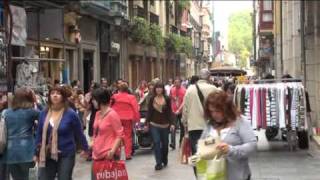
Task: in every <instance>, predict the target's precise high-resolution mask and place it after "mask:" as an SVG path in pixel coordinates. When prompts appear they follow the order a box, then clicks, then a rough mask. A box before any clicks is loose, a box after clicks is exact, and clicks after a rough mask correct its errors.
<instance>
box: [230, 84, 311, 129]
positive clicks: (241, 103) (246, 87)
mask: <svg viewBox="0 0 320 180" xmlns="http://www.w3.org/2000/svg"><path fill="white" fill-rule="evenodd" d="M285 80H286V79H281V81H285ZM290 80H292V79H290ZM295 80H298V79H295ZM277 81H279V80H274V81H273V82H274V83H268V81H265V80H263V81H258V82H261V83H259V84H240V85H238V86H237V87H236V89H235V96H234V102H235V103H236V105H237V106H238V108H239V109H241V112H242V113H243V114H245V115H246V116H247V117H248V118H249V120H251V122H252V126H253V128H255V129H260V128H266V127H267V126H278V127H280V128H286V127H289V128H292V129H295V128H305V127H306V126H307V124H306V122H305V121H304V120H305V119H306V118H307V117H306V111H305V110H306V108H305V107H306V102H305V100H306V97H305V91H304V86H303V84H302V83H301V81H300V82H277ZM295 108H299V111H297V110H296V109H295ZM300 108H301V109H300ZM284 109H285V110H284ZM271 111H273V112H271ZM256 113H257V114H256ZM297 113H299V114H297ZM301 114H302V115H301ZM288 115H289V118H287V116H288ZM295 116H299V117H295ZM260 118H262V119H260ZM270 118H271V119H272V120H273V122H272V123H270V122H269V123H268V122H266V119H267V120H270ZM291 120H292V121H291ZM295 120H298V121H295ZM256 122H257V124H256ZM288 125H289V126H288Z"/></svg>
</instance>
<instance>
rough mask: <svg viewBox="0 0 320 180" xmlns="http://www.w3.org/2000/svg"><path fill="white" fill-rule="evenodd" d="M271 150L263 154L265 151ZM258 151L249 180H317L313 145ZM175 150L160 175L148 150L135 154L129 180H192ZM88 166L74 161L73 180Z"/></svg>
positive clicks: (319, 163)
mask: <svg viewBox="0 0 320 180" xmlns="http://www.w3.org/2000/svg"><path fill="white" fill-rule="evenodd" d="M266 146H269V147H271V150H266V149H265V147H266ZM258 147H259V151H258V152H257V153H256V154H255V155H254V156H253V157H252V158H251V159H250V167H251V170H252V173H253V178H252V179H253V180H319V179H320V178H319V174H317V173H316V172H319V167H320V149H319V147H318V146H316V145H315V144H314V143H312V144H311V148H310V150H297V151H292V152H290V151H289V150H288V147H287V145H286V143H283V142H272V143H267V142H263V140H262V142H261V141H260V142H259V144H258ZM178 154H179V150H174V151H172V150H170V152H169V165H168V167H167V168H165V169H163V170H161V171H155V170H154V156H153V154H152V151H151V150H146V149H145V150H138V152H137V153H136V155H135V156H134V158H133V159H132V160H130V161H127V168H128V173H129V179H130V180H160V179H162V180H195V178H194V176H193V170H192V168H191V167H190V166H187V165H181V164H179V162H178ZM90 164H91V163H89V162H85V161H84V160H82V159H78V161H77V164H76V167H75V171H74V176H73V177H74V179H75V180H89V179H90V169H91V167H90Z"/></svg>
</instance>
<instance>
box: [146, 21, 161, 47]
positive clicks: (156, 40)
mask: <svg viewBox="0 0 320 180" xmlns="http://www.w3.org/2000/svg"><path fill="white" fill-rule="evenodd" d="M149 33H150V40H151V44H152V45H154V46H155V47H156V48H157V49H163V47H164V38H163V36H162V33H161V28H160V26H158V25H156V24H151V25H150V27H149Z"/></svg>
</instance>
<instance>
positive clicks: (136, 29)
mask: <svg viewBox="0 0 320 180" xmlns="http://www.w3.org/2000/svg"><path fill="white" fill-rule="evenodd" d="M130 37H131V38H132V39H133V41H136V42H139V43H141V44H145V45H152V46H155V47H156V48H158V49H162V48H163V46H164V38H163V36H162V33H161V28H160V26H159V25H156V24H150V23H148V22H147V21H146V20H145V19H144V18H141V17H135V18H134V19H133V23H132V27H131V33H130Z"/></svg>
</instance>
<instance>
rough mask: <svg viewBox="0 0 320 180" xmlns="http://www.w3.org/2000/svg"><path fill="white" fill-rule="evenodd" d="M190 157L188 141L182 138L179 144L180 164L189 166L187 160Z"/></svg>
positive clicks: (186, 138)
mask: <svg viewBox="0 0 320 180" xmlns="http://www.w3.org/2000/svg"><path fill="white" fill-rule="evenodd" d="M191 155H192V152H191V143H190V139H189V138H188V137H184V138H183V139H182V142H181V150H180V163H181V164H189V163H188V159H189V157H190V156H191Z"/></svg>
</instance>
